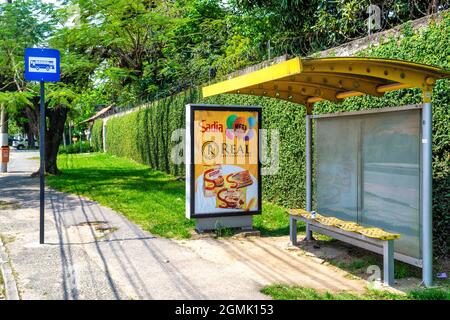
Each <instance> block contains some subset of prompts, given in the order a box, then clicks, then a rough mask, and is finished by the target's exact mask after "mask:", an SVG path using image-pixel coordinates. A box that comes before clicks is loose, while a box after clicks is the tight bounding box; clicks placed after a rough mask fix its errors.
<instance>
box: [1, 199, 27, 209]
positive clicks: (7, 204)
mask: <svg viewBox="0 0 450 320" xmlns="http://www.w3.org/2000/svg"><path fill="white" fill-rule="evenodd" d="M21 207H22V206H21V205H20V203H18V202H16V201H4V200H0V210H17V209H20V208H21Z"/></svg>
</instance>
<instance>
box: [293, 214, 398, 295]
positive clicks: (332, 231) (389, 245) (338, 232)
mask: <svg viewBox="0 0 450 320" xmlns="http://www.w3.org/2000/svg"><path fill="white" fill-rule="evenodd" d="M297 220H301V221H304V222H305V223H306V240H312V231H315V232H318V233H320V234H325V235H327V236H330V237H333V238H335V239H337V240H340V241H343V242H347V243H350V244H353V245H355V246H357V247H362V248H364V249H367V250H369V251H373V252H376V253H381V254H383V282H384V284H386V285H389V286H392V285H393V284H394V240H379V239H375V238H369V237H366V236H364V235H362V234H359V233H356V232H351V231H345V230H342V229H339V228H336V227H333V226H327V225H324V224H322V223H320V222H318V221H315V220H310V219H307V218H304V217H302V216H298V215H292V214H291V215H290V238H291V243H292V244H293V245H296V244H297Z"/></svg>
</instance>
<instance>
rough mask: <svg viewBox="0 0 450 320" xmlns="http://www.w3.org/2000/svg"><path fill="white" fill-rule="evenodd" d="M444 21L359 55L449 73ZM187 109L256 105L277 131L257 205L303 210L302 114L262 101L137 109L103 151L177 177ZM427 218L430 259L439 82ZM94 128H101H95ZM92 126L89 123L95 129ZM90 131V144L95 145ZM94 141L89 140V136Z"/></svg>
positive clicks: (441, 238)
mask: <svg viewBox="0 0 450 320" xmlns="http://www.w3.org/2000/svg"><path fill="white" fill-rule="evenodd" d="M449 43H450V15H446V16H444V18H443V20H442V21H441V22H440V23H431V24H430V26H429V27H428V28H426V29H425V30H421V31H420V32H418V33H414V32H412V29H411V27H410V26H409V25H406V27H405V29H404V31H403V35H402V36H401V37H400V38H390V39H386V41H385V42H384V43H383V44H381V45H379V46H376V47H371V48H369V49H367V50H365V51H364V52H361V53H360V55H364V56H372V57H385V58H397V59H404V60H408V61H414V62H418V63H427V64H434V65H437V66H441V67H444V68H447V69H450V46H449ZM421 100H422V98H421V91H420V90H418V89H410V90H400V91H395V92H390V93H387V94H386V95H385V96H384V97H382V98H376V97H369V96H363V97H353V98H349V99H346V100H345V101H344V102H342V103H341V104H339V105H336V104H333V103H330V102H322V103H318V104H316V105H315V109H314V112H315V113H318V114H320V113H332V112H341V111H354V110H364V109H371V108H382V107H390V106H399V105H406V104H414V103H421ZM186 103H211V104H229V105H261V106H262V107H263V112H262V114H263V127H264V128H266V129H271V128H273V129H278V130H279V134H280V145H279V151H280V170H279V173H278V174H277V175H274V176H265V177H264V178H263V198H264V199H266V200H269V201H273V202H275V203H278V204H281V205H284V206H286V207H303V206H304V194H305V183H304V178H305V167H304V162H305V159H304V158H305V155H304V152H303V150H304V147H305V140H304V139H305V122H304V116H305V111H304V107H303V106H300V105H297V104H293V103H289V102H286V101H281V100H276V99H272V98H266V97H253V96H245V95H221V96H217V97H212V98H207V99H201V98H200V97H199V92H198V90H197V89H193V90H189V91H186V92H184V93H181V94H178V95H176V96H172V97H169V98H166V99H163V100H160V101H157V102H155V103H152V104H151V105H149V106H147V107H145V108H140V109H138V110H137V111H134V112H132V113H130V114H126V115H124V116H121V117H120V118H119V117H115V118H111V119H109V120H108V122H107V125H106V130H107V131H106V132H107V134H106V135H107V137H106V143H107V150H108V152H111V153H113V154H116V155H119V156H125V157H129V158H132V159H134V160H136V161H138V162H141V163H145V164H148V165H149V166H151V167H152V168H155V169H159V170H162V171H165V172H168V173H171V174H174V175H183V174H184V166H183V165H174V164H173V163H172V162H171V161H170V152H171V150H172V147H173V146H174V145H175V144H176V143H178V142H177V141H175V142H174V141H171V134H172V132H173V130H175V129H178V128H184V127H185V123H184V106H185V104H186ZM433 104H434V107H433V161H434V164H433V169H434V171H433V179H434V180H433V183H434V185H433V187H434V189H433V214H434V230H433V231H434V240H435V241H434V245H435V253H436V254H437V255H440V256H446V255H448V253H449V248H450V242H449V241H450V240H449V239H450V237H449V233H450V176H449V164H450V144H449V142H450V126H449V123H450V108H449V104H450V81H448V80H441V81H438V83H437V85H436V87H435V90H434V93H433ZM98 122H100V121H98ZM96 125H97V126H98V124H95V125H94V126H96ZM99 134H101V131H98V130H96V131H95V132H93V137H92V138H93V140H96V141H101V139H100V138H99V137H98V135H99ZM94 136H96V137H94Z"/></svg>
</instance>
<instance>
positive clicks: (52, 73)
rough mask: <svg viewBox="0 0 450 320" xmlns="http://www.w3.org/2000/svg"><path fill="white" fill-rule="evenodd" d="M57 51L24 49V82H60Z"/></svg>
mask: <svg viewBox="0 0 450 320" xmlns="http://www.w3.org/2000/svg"><path fill="white" fill-rule="evenodd" d="M59 61H60V57H59V51H58V50H56V49H44V48H26V49H25V80H27V81H44V82H57V81H59V80H60V66H59Z"/></svg>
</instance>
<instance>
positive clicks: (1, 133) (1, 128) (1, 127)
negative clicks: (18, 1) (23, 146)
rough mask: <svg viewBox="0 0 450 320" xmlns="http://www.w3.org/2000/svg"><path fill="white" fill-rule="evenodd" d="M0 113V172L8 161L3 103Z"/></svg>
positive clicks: (5, 169)
mask: <svg viewBox="0 0 450 320" xmlns="http://www.w3.org/2000/svg"><path fill="white" fill-rule="evenodd" d="M3 3H12V0H6V1H5V0H3ZM0 108H1V115H0V144H1V146H0V147H1V149H2V161H1V167H0V172H7V171H8V162H5V161H3V160H7V159H8V158H9V144H8V112H7V111H6V107H5V106H4V105H2V106H0ZM5 152H7V153H8V157H6V156H5V157H4V156H3V153H5Z"/></svg>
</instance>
